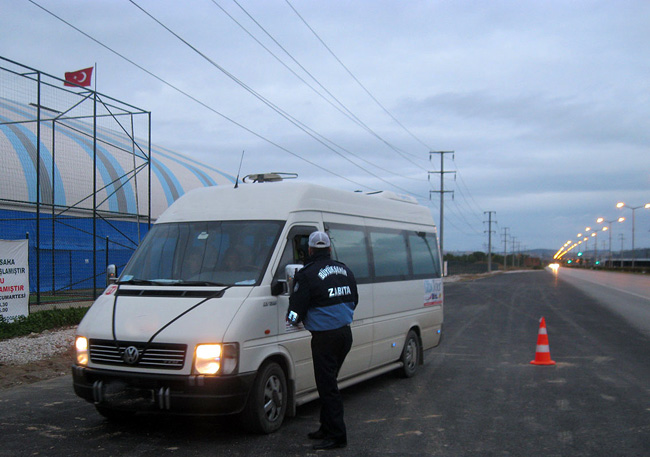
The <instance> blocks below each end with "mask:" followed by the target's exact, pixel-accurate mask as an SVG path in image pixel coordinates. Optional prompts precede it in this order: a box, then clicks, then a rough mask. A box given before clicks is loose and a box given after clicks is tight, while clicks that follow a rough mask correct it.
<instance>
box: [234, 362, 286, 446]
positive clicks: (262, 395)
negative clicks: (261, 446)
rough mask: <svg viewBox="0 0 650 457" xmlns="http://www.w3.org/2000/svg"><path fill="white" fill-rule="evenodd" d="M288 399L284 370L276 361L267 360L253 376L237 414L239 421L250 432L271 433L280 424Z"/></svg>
mask: <svg viewBox="0 0 650 457" xmlns="http://www.w3.org/2000/svg"><path fill="white" fill-rule="evenodd" d="M288 400H289V398H288V389H287V378H286V376H285V374H284V370H282V368H281V367H280V365H278V364H277V363H275V362H268V363H266V364H264V365H263V366H262V367H261V368H260V370H259V372H258V374H257V376H256V377H255V381H254V383H253V387H252V389H251V392H250V395H249V397H248V401H247V402H246V406H245V407H244V410H243V411H242V412H241V414H240V416H239V418H240V421H241V423H242V425H243V426H244V428H245V429H247V430H248V431H250V432H253V433H262V434H268V433H273V432H275V431H276V430H278V429H279V428H280V426H281V425H282V421H283V420H284V416H285V414H286V412H287V403H288ZM265 405H268V408H265Z"/></svg>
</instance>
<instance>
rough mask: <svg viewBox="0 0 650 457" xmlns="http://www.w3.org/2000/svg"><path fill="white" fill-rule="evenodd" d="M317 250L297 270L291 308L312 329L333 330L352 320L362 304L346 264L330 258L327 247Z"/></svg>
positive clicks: (306, 326)
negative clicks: (359, 304)
mask: <svg viewBox="0 0 650 457" xmlns="http://www.w3.org/2000/svg"><path fill="white" fill-rule="evenodd" d="M321 251H323V252H318V250H317V251H316V252H315V254H314V256H313V257H312V258H311V261H310V262H309V263H308V264H307V265H305V266H304V267H303V268H302V269H301V270H299V271H298V273H296V277H295V279H294V281H295V282H294V288H293V293H292V294H291V298H290V299H289V311H294V312H296V313H297V314H298V320H299V321H303V322H304V324H305V328H306V329H307V330H309V331H324V330H334V329H337V328H340V327H343V326H345V325H348V324H350V323H351V322H352V317H353V314H354V309H355V308H356V307H357V303H359V294H358V292H357V281H356V280H355V279H354V274H353V273H352V271H351V270H350V269H349V268H348V267H346V266H345V264H343V263H341V262H338V261H336V260H333V259H331V258H330V255H329V252H328V250H326V249H325V250H321Z"/></svg>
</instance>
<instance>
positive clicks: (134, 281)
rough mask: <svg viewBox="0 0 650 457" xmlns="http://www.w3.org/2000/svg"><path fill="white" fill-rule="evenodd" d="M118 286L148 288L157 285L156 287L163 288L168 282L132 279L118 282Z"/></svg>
mask: <svg viewBox="0 0 650 457" xmlns="http://www.w3.org/2000/svg"><path fill="white" fill-rule="evenodd" d="M117 283H118V284H131V285H137V286H148V285H156V286H161V285H167V284H168V282H167V281H166V280H164V279H138V278H132V279H127V280H126V281H118V282H117Z"/></svg>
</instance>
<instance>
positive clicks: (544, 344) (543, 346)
mask: <svg viewBox="0 0 650 457" xmlns="http://www.w3.org/2000/svg"><path fill="white" fill-rule="evenodd" d="M530 363H532V364H533V365H555V362H554V361H553V360H551V351H550V350H549V346H548V333H546V321H545V320H544V318H543V317H542V318H541V319H540V321H539V332H538V333H537V349H536V351H535V360H531V361H530Z"/></svg>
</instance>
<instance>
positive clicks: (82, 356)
mask: <svg viewBox="0 0 650 457" xmlns="http://www.w3.org/2000/svg"><path fill="white" fill-rule="evenodd" d="M74 347H75V349H76V352H77V365H83V366H85V365H88V338H86V337H84V336H78V337H77V338H76V339H75V341H74Z"/></svg>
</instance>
